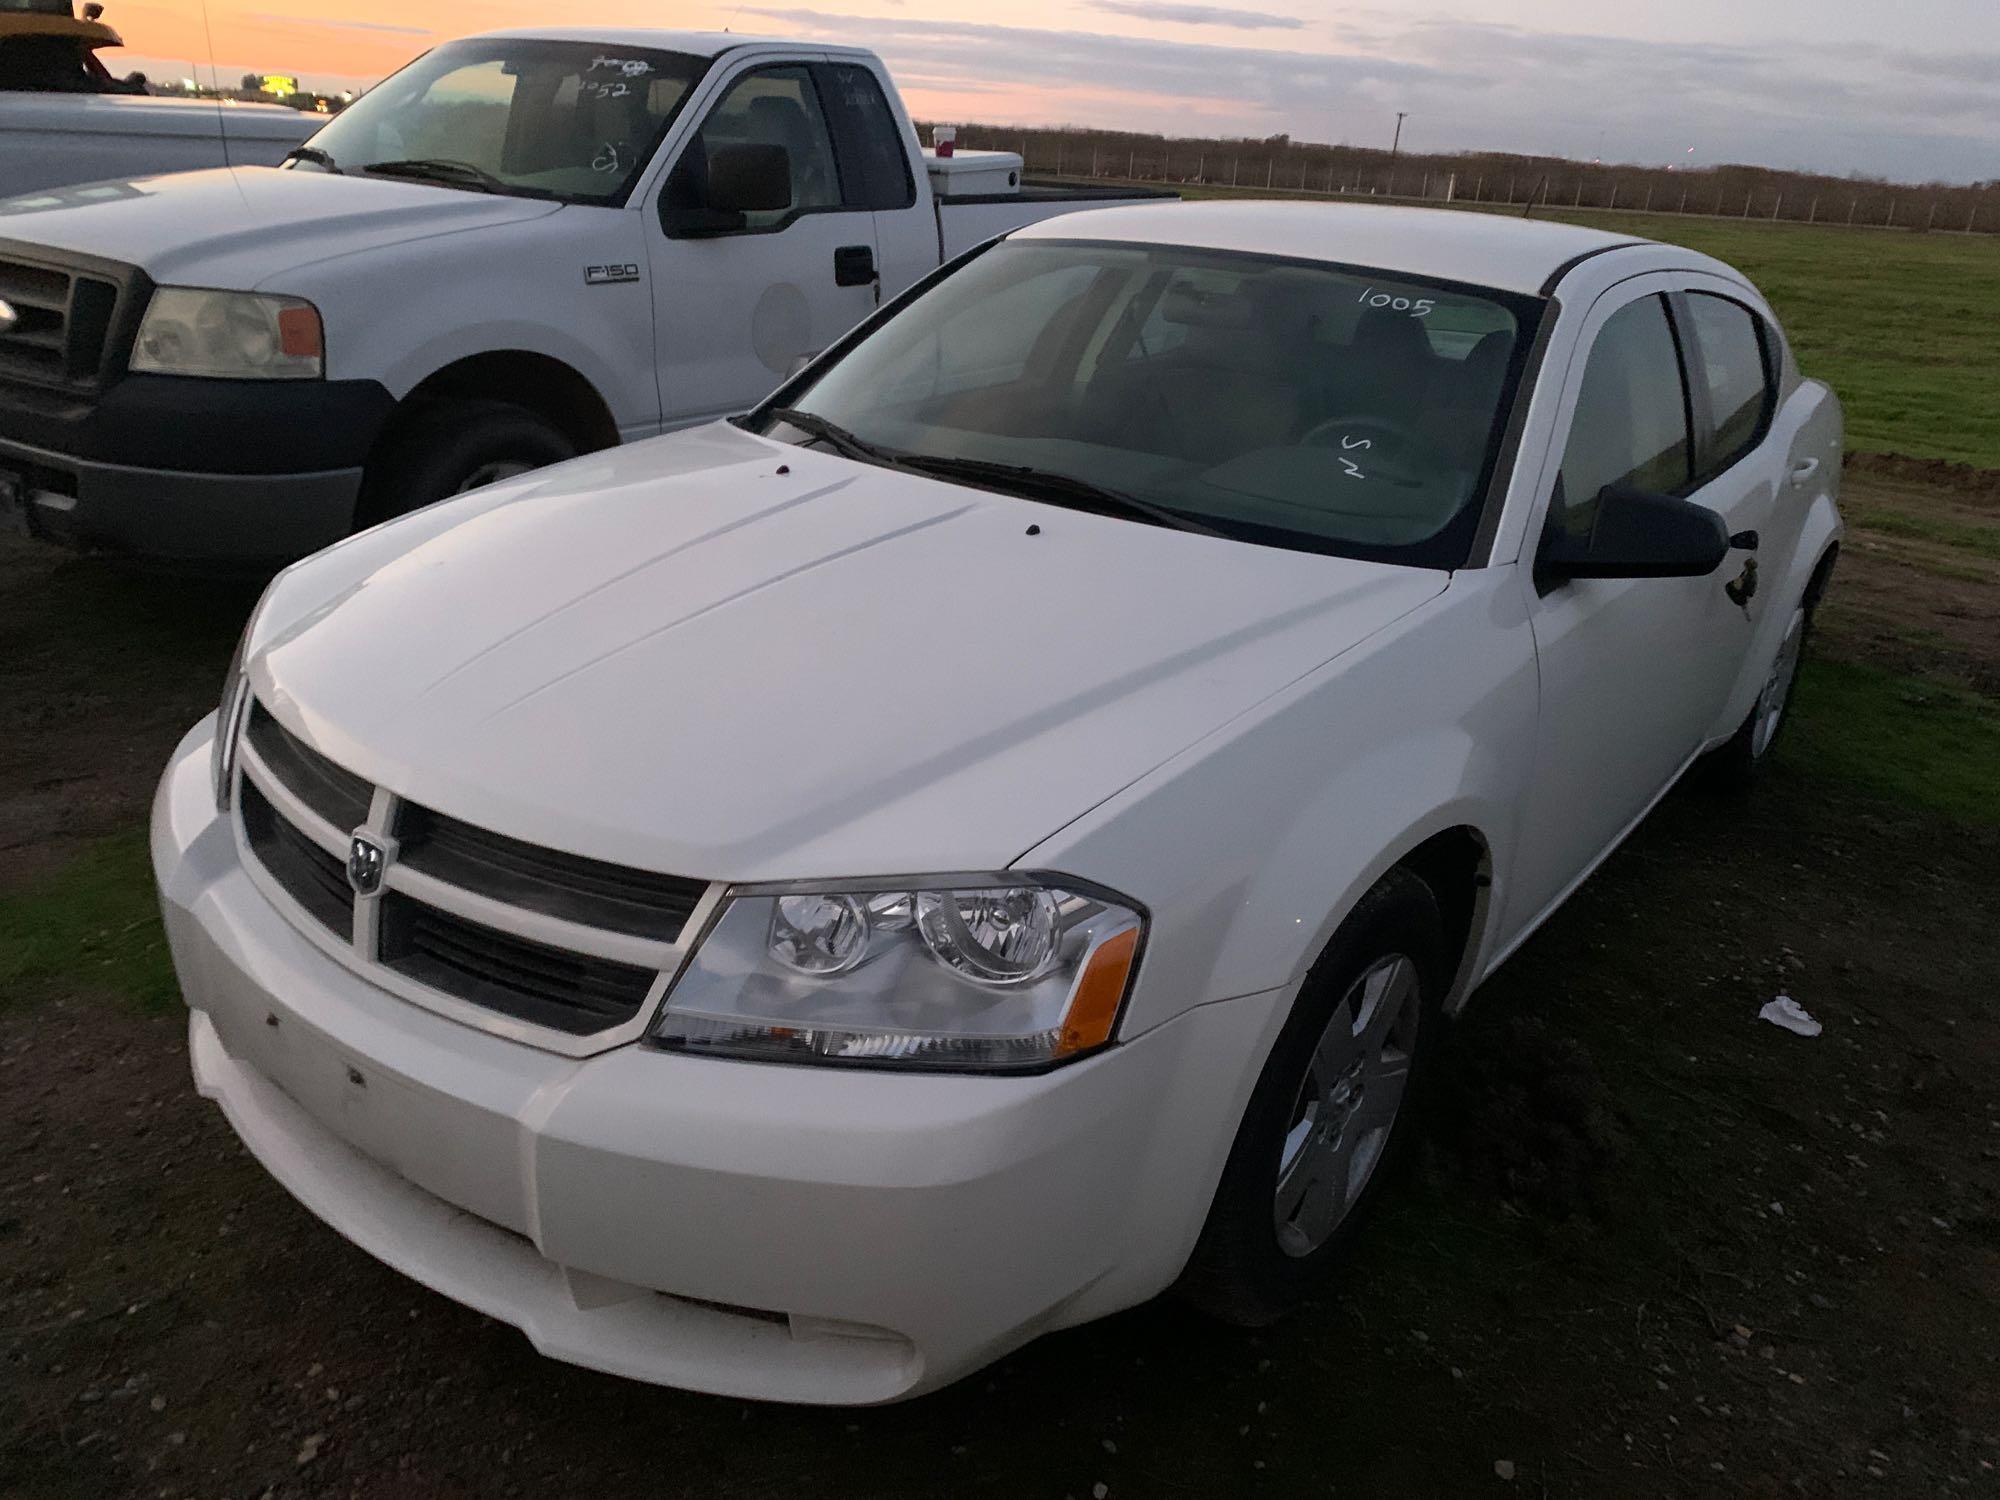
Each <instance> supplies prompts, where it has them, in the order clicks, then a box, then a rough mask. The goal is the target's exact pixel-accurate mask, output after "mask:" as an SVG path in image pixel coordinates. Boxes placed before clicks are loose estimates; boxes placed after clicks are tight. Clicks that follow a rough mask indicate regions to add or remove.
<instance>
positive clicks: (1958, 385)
mask: <svg viewBox="0 0 2000 1500" xmlns="http://www.w3.org/2000/svg"><path fill="white" fill-rule="evenodd" d="M1180 191H1182V192H1183V193H1185V194H1187V195H1188V196H1190V197H1228V196H1237V197H1254V196H1261V195H1259V194H1253V193H1251V192H1249V191H1247V190H1245V191H1243V192H1240V193H1237V194H1230V193H1229V192H1228V191H1227V190H1226V189H1225V190H1217V189H1191V188H1182V189H1180ZM1467 206H1471V205H1467ZM1497 211H1498V210H1496V212H1497ZM1512 212H1514V213H1519V212H1520V210H1519V209H1514V210H1512ZM1536 217H1538V218H1545V219H1556V220H1560V221H1562V222H1564V223H1571V224H1585V225H1589V226H1590V227H1592V228H1597V229H1608V230H1611V231H1613V232H1614V233H1618V234H1630V235H1634V236H1637V237H1640V238H1644V239H1655V240H1667V241H1671V242H1672V243H1674V244H1678V245H1685V246H1687V247H1688V248H1689V249H1690V250H1699V251H1701V252H1702V253H1703V254H1704V255H1713V256H1715V257H1717V258H1718V259H1720V260H1725V261H1728V262H1729V263H1730V264H1731V265H1733V266H1735V267H1737V268H1738V269H1739V270H1741V271H1743V272H1744V274H1746V275H1747V276H1749V278H1750V279H1751V280H1752V281H1753V282H1755V283H1756V284H1757V286H1758V287H1759V289H1760V290H1762V291H1763V293H1764V295H1765V296H1766V297H1768V298H1769V299H1770V301H1771V305H1772V306H1773V307H1774V308H1776V309H1777V312H1778V316H1779V317H1780V318H1781V319H1782V320H1783V322H1784V325H1785V330H1786V332H1787V334H1788V335H1789V336H1790V338H1791V340H1792V345H1793V347H1794V349H1796V351H1797V353H1798V358H1799V365H1800V368H1801V369H1803V370H1804V371H1805V372H1806V373H1807V374H1808V375H1811V376H1814V377H1815V378H1817V379H1820V380H1824V381H1826V382H1827V383H1828V384H1830V385H1831V386H1832V387H1833V388H1834V389H1835V390H1836V391H1838V392H1839V393H1840V399H1841V401H1842V402H1843V403H1844V404H1845V406H1846V408H1847V443H1848V446H1849V447H1850V448H1854V449H1858V450H1860V451H1862V452H1865V453H1900V454H1905V455H1908V456H1910V457H1912V458H1937V459H1945V460H1948V461H1950V462H1953V463H1964V464H1972V465H1974V466H1976V467H1979V468H1987V469H2000V236H1995V235H1964V234H1917V233H1914V232H1906V231H1903V230H1882V229H1846V228H1818V227H1807V226H1803V225H1796V224H1772V223H1760V222H1757V221H1754V220H1744V221H1737V220H1732V219H1704V218H1690V217H1685V216H1681V215H1671V214H1636V213H1635V214H1627V213H1597V212H1590V211H1587V210H1586V211H1584V212H1576V211H1573V210H1569V209H1537V210H1536Z"/></svg>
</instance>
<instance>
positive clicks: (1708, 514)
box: [1535, 485, 1729, 594]
mask: <svg viewBox="0 0 2000 1500" xmlns="http://www.w3.org/2000/svg"><path fill="white" fill-rule="evenodd" d="M1554 516H1555V511H1554V510H1553V509H1551V511H1550V517H1551V521H1552V522H1553V518H1554ZM1728 555H1729V531H1728V528H1727V527H1725V526H1724V525H1723V524H1722V517H1721V516H1719V515H1717V514H1716V513H1715V512H1714V511H1712V510H1710V509H1709V508H1708V507H1707V506H1705V505H1697V504H1695V503H1694V502H1693V501H1692V500H1679V499H1676V498H1675V497H1674V496H1672V495H1656V494H1654V493H1652V492H1651V491H1650V490H1641V489H1634V488H1632V487H1631V486H1629V485H1606V486H1605V487H1604V488H1603V489H1602V490H1600V491H1599V492H1598V495H1597V518H1596V522H1595V524H1594V525H1592V527H1591V529H1590V535H1589V536H1588V537H1578V536H1572V535H1570V534H1569V533H1568V532H1565V531H1562V530H1560V529H1557V528H1555V527H1554V526H1553V525H1551V527H1550V528H1549V529H1547V530H1545V531H1544V532H1543V536H1542V546H1541V550H1540V552H1539V553H1537V555H1536V558H1535V587H1536V588H1537V589H1538V590H1539V591H1540V592H1542V593H1544V594H1546V593H1548V592H1549V591H1550V590H1551V589H1554V588H1557V587H1559V586H1560V585H1562V584H1565V583H1567V582H1569V581H1570V580H1571V579H1572V578H1699V577H1701V576H1703V575H1704V574H1707V573H1713V572H1714V571H1715V570H1716V569H1717V568H1719V567H1721V566H1722V560H1723V559H1724V558H1725V557H1727V556H1728Z"/></svg>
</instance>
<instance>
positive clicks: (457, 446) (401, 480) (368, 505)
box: [354, 401, 576, 527]
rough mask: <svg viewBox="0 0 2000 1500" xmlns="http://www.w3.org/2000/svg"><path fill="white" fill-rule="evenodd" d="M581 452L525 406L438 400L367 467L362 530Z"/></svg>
mask: <svg viewBox="0 0 2000 1500" xmlns="http://www.w3.org/2000/svg"><path fill="white" fill-rule="evenodd" d="M575 455H576V444H574V443H573V442H571V441H570V440H569V438H567V437H566V436H564V435H563V433H561V432H560V431H558V430H557V429H556V428H555V427H553V426H551V425H550V424H549V423H548V422H547V421H545V420H544V419H543V418H541V417H539V416H537V415H535V413H533V412H531V411H529V410H528V409H527V408H526V407H524V406H515V405H513V404H512V403H510V402H506V401H440V402H436V403H434V404H430V405H426V406H423V407H421V408H419V409H418V410H417V411H415V412H412V413H410V414H409V416H408V417H407V418H406V419H405V420H404V421H402V422H401V423H399V424H398V425H397V426H396V428H395V429H394V430H393V431H391V432H390V433H389V434H388V435H387V436H386V437H385V438H384V439H383V441H382V444H381V446H380V448H379V449H378V450H377V452H376V455H375V457H374V458H373V459H372V460H371V461H370V463H369V465H368V477H367V481H366V483H365V484H364V485H363V488H362V495H361V504H360V506H359V508H358V510H357V511H356V514H355V518H354V519H355V525H356V526H357V527H362V526H373V525H374V524H375V523H376V522H377V521H386V520H388V519H389V518H390V517H391V516H400V515H402V514H403V513H404V512H406V511H412V510H417V509H419V508H421V507H423V506H426V505H430V504H433V503H434V502H436V501H439V500H446V499H449V498H450V497H451V496H453V495H462V494H464V493H465V492H466V491H468V490H476V489H479V488H481V487H482V486H484V485H489V484H496V483H498V482H499V481H500V480H503V479H512V478H513V477H514V476H515V475H517V474H525V473H527V472H528V471H529V470H530V469H539V468H541V467H542V466H543V465H544V464H553V463H560V462H561V461H562V460H563V459H565V458H572V457H574V456H575Z"/></svg>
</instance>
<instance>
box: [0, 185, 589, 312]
mask: <svg viewBox="0 0 2000 1500" xmlns="http://www.w3.org/2000/svg"><path fill="white" fill-rule="evenodd" d="M561 207H562V205H561V204H559V203H551V202H547V201H545V200H543V199H538V198H509V197H504V196H501V195H498V194H488V193H472V192H464V191H461V190H459V189H456V188H442V187H434V186H431V185H429V184H426V183H420V182H393V181H389V180H387V179H385V178H377V177H347V176H341V177H335V176H331V175H329V174H327V173H325V172H294V171H280V170H279V169H277V168H275V167H215V168H211V169H209V170H207V171H202V172H174V173H170V174H168V175H166V176H163V177H136V178H130V179H127V180H123V181H114V182H93V183H86V184H84V185H82V186H79V187H66V188H52V189H49V190H48V191H46V192H40V193H29V194H26V195H24V196H22V197H18V198H8V199H4V200H0V240H14V241H16V242H19V243H23V244H26V245H29V246H46V247H48V248H51V249H56V250H68V251H73V252H76V253H78V254H83V255H95V256H104V257H107V258H109V259H112V260H118V261H123V262H125V263H126V264H128V265H135V266H138V267H140V268H141V269H143V270H144V271H145V272H146V274H147V275H148V276H150V277H152V278H153V280H154V281H156V282H161V283H163V284H170V285H193V286H210V287H223V288H226V289H231V290H237V291H252V290H256V289H257V288H259V287H260V286H262V285H263V283H264V282H265V281H266V280H267V279H268V278H270V277H272V276H275V275H277V274H279V273H281V272H284V271H289V270H293V269H296V268H297V267H299V266H302V265H307V264H310V263H312V262H315V261H322V260H330V259H332V258H333V257H335V256H339V255H351V254H353V253H354V252H355V251H357V250H374V249H379V248H381V247H382V246H385V245H394V244H399V243H401V242H403V241H405V240H412V239H417V238H419V237H422V236H428V235H434V234H448V233H451V232H453V231H457V230H464V229H491V228H494V227H497V226H499V225H502V224H513V223H518V222H520V221H521V220H524V219H535V218H540V217H542V216H543V215H545V214H551V213H555V212H557V211H558V210H559V209H560V208H561Z"/></svg>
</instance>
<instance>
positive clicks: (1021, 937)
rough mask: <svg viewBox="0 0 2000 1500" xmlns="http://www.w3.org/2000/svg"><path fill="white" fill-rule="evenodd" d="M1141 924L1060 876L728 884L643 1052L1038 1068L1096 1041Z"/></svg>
mask: <svg viewBox="0 0 2000 1500" xmlns="http://www.w3.org/2000/svg"><path fill="white" fill-rule="evenodd" d="M1145 927H1146V919H1145V917H1144V915H1143V914H1142V913H1141V912H1139V911H1138V910H1137V908H1136V907H1134V906H1132V905H1129V904H1127V903H1125V902H1123V901H1121V900H1119V899H1118V898H1116V897H1114V896H1111V895H1109V894H1107V893H1105V892H1101V891H1097V890H1094V889H1092V888H1090V887H1088V886H1086V885H1084V884H1082V883H1081V882H1076V881H1072V880H1068V879H1065V878H1064V877H1061V876H1049V877H1042V876H1024V875H1020V874H1013V873H1009V874H1001V875H992V876H971V877H968V876H952V877H949V878H948V879H945V880H940V881H936V882H930V881H901V882H830V883H826V884H824V885H821V886H817V887H813V888H804V887H793V886H784V887H778V886H765V887H744V888H740V889H738V890H737V891H735V892H733V893H732V894H731V895H730V897H729V899H728V901H727V902H726V904H725V905H724V907H723V909H722V912H721V915H720V916H719V917H718V918H717V920H716V922H715V924H714V926H712V927H711V928H710V929H709V931H708V933H707V935H706V936H705V937H703V939H702V940H701V944H700V946H699V947H698V948H697V949H696V951H695V954H694V957H693V958H692V959H691V960H690V961H689V963H688V966H687V968H686V969H685V970H684V971H683V972H682V973H681V975H680V977H679V978H678V979H677V980H676V981H675V982H674V986H673V988H672V990H671V991H669V993H668V995H667V1004H666V1007H665V1009H664V1010H662V1011H661V1013H660V1018H659V1020H658V1021H656V1022H655V1023H654V1027H653V1040H654V1042H655V1043H656V1044H658V1045H660V1046H663V1047H668V1048H671V1049H673V1050H675V1051H679V1052H691V1053H698V1054H705V1055H709V1056H726V1057H740V1058H750V1059H755V1060H759V1061H764V1062H802V1063H834V1064H850V1065H857V1064H858V1065H874V1066H877V1067H882V1066H893V1067H902V1068H923V1069H932V1070H939V1069H945V1070H957V1071H964V1072H1020V1071H1028V1070H1034V1069H1039V1068H1046V1067H1050V1066H1052V1065H1054V1064H1056V1063H1061V1062H1068V1061H1070V1060H1071V1059H1072V1058H1077V1057H1081V1056H1083V1055H1084V1054H1086V1053H1089V1052H1093V1051H1095V1050H1096V1049H1098V1048H1100V1047H1102V1046H1104V1045H1105V1044H1107V1043H1108V1042H1109V1041H1110V1040H1111V1036H1112V1032H1113V1030H1114V1029H1115V1028H1116V1026H1117V1024H1118V1015H1119V1011H1120V1009H1121V1008H1122V1006H1123V1004H1124V1001H1125V996H1126V993H1127V991H1128V990H1129V989H1130V988H1131V982H1132V976H1133V974H1134V972H1135V970H1136V968H1137V965H1138V958H1139V949H1140V946H1141V943H1142V940H1143V938H1144V936H1145Z"/></svg>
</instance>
